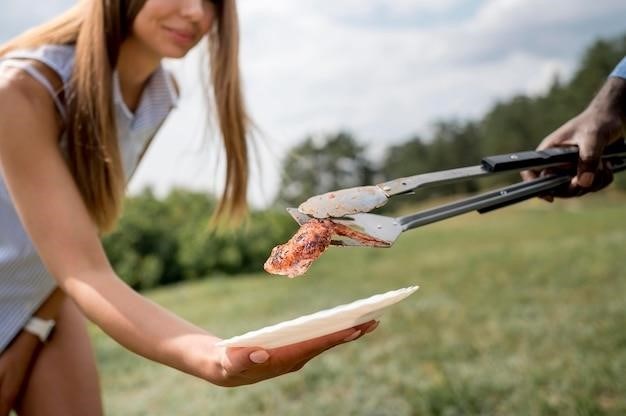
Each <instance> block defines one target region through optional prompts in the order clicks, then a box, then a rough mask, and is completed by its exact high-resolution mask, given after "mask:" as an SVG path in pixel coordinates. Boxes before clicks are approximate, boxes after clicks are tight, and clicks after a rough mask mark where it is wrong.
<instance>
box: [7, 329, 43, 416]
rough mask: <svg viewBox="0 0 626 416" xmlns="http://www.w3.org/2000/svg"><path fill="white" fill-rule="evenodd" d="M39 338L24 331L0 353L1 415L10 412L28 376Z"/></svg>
mask: <svg viewBox="0 0 626 416" xmlns="http://www.w3.org/2000/svg"><path fill="white" fill-rule="evenodd" d="M38 345H39V340H38V339H37V338H36V337H35V336H33V335H31V334H28V333H26V332H24V331H22V332H21V333H20V334H19V335H17V337H16V338H15V340H14V341H13V342H12V343H11V344H10V345H9V346H8V347H7V349H6V350H4V351H3V352H2V354H0V416H6V415H8V414H9V412H10V411H11V409H12V408H13V405H14V404H15V401H16V400H17V398H18V396H19V393H20V390H21V387H22V385H23V383H24V381H25V380H26V378H27V377H28V373H29V370H30V368H31V363H32V362H33V359H34V357H35V355H36V354H37V348H38Z"/></svg>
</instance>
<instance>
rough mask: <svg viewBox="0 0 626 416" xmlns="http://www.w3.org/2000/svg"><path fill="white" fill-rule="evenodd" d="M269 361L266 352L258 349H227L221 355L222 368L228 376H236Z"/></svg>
mask: <svg viewBox="0 0 626 416" xmlns="http://www.w3.org/2000/svg"><path fill="white" fill-rule="evenodd" d="M269 359H270V354H269V352H268V351H266V350H264V349H262V348H258V347H249V348H237V347H236V348H227V349H226V350H225V351H224V354H223V355H222V362H221V365H222V368H223V369H224V371H225V372H226V373H227V374H228V375H232V376H234V375H237V374H241V373H243V372H245V371H248V370H249V369H250V368H252V367H256V366H261V365H263V364H265V363H267V362H268V361H269Z"/></svg>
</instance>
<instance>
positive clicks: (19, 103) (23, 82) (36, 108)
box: [0, 61, 62, 136]
mask: <svg viewBox="0 0 626 416" xmlns="http://www.w3.org/2000/svg"><path fill="white" fill-rule="evenodd" d="M33 65H34V66H35V68H36V69H37V70H38V71H39V72H40V73H41V74H42V75H44V76H45V77H46V78H47V79H48V80H49V81H50V83H51V85H52V86H53V88H55V89H57V88H59V89H61V88H62V81H61V80H60V79H59V77H58V76H57V75H56V73H55V72H54V71H52V70H51V69H50V68H48V67H47V66H46V65H44V64H41V63H38V62H34V61H33ZM61 122H62V120H61V118H60V116H59V114H58V112H57V110H56V107H55V104H54V100H53V98H52V97H51V95H50V93H49V92H48V90H46V88H45V87H44V86H43V85H42V84H41V83H40V82H39V81H37V80H36V79H34V78H33V77H32V76H30V75H29V74H28V73H26V72H25V71H24V70H22V69H19V68H12V67H5V68H3V70H2V71H1V72H0V131H3V133H7V132H6V131H4V130H6V129H10V128H11V127H16V126H17V125H20V127H21V128H26V129H27V130H31V129H41V128H44V129H46V130H48V131H50V132H51V133H54V135H55V136H58V134H60V131H61ZM9 133H10V132H9Z"/></svg>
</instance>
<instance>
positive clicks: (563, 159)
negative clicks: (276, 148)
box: [287, 141, 626, 247]
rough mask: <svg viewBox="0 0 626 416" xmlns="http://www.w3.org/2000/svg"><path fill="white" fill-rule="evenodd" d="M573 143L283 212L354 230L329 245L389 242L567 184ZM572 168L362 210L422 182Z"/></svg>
mask: <svg viewBox="0 0 626 416" xmlns="http://www.w3.org/2000/svg"><path fill="white" fill-rule="evenodd" d="M602 159H603V160H604V161H609V162H610V163H611V169H612V171H613V172H619V171H622V170H625V169H626V144H625V143H624V142H623V141H620V142H618V143H614V144H612V145H610V146H608V147H607V148H606V149H605V151H604V154H603V155H602ZM577 160H578V148H577V147H567V148H551V149H546V150H543V151H524V152H518V153H510V154H503V155H496V156H489V157H485V158H483V159H482V161H481V164H480V165H477V166H469V167H464V168H457V169H450V170H443V171H438V172H431V173H424V174H420V175H415V176H409V177H406V178H399V179H394V180H391V181H388V182H383V183H381V184H378V185H371V186H360V187H355V188H348V189H341V190H338V191H334V192H328V193H325V194H322V195H317V196H314V197H311V198H309V199H308V200H307V201H305V202H304V203H302V204H301V205H300V206H299V207H298V208H297V209H296V208H287V211H288V212H289V214H290V215H291V216H292V217H293V218H294V219H295V220H296V221H297V222H298V224H300V225H303V224H305V223H307V222H309V221H311V220H312V219H314V218H317V219H323V218H328V219H330V220H332V221H333V222H334V223H338V224H343V225H345V226H347V227H349V228H350V230H352V231H355V232H356V234H357V236H358V235H361V236H364V237H366V238H355V237H353V236H346V235H334V236H333V240H332V244H333V245H341V246H368V247H390V246H391V245H392V244H393V243H394V241H395V240H396V239H397V238H398V236H399V235H400V234H401V233H402V232H404V231H406V230H410V229H413V228H416V227H421V226H423V225H426V224H430V223H433V222H436V221H441V220H444V219H446V218H450V217H454V216H457V215H460V214H464V213H467V212H470V211H478V212H479V213H481V214H483V213H486V212H489V211H492V210H495V209H498V208H501V207H505V206H507V205H511V204H514V203H517V202H521V201H524V200H527V199H530V198H532V197H535V196H540V195H546V194H548V193H549V192H550V191H551V190H555V189H556V188H559V187H562V186H567V185H566V184H568V183H569V182H570V181H571V179H572V177H573V176H574V175H575V166H576V162H577ZM567 166H569V167H574V171H572V169H570V170H569V171H568V170H565V172H566V173H559V174H549V175H545V176H541V177H539V178H537V179H534V180H532V181H527V182H519V183H516V184H513V185H509V186H506V187H503V188H499V189H495V190H492V191H489V192H485V193H482V194H479V195H476V196H472V197H469V198H466V199H462V200H459V201H456V202H452V203H448V204H445V205H440V206H437V207H434V208H430V209H426V210H424V211H420V212H417V213H415V214H411V215H406V216H402V217H397V218H393V217H388V216H384V215H376V214H368V213H367V212H369V211H371V210H373V209H375V208H379V207H381V206H383V205H385V204H386V203H387V201H388V200H389V198H391V197H393V196H396V195H402V194H407V193H413V192H414V191H415V190H417V189H420V188H424V187H427V186H434V185H440V184H445V183H452V182H459V181H463V180H468V179H472V178H478V177H482V176H487V175H493V174H499V173H503V172H515V171H518V172H519V171H523V170H529V169H532V170H543V169H545V168H549V167H560V168H561V169H562V170H564V169H565V167H567Z"/></svg>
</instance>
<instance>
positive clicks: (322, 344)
mask: <svg viewBox="0 0 626 416" xmlns="http://www.w3.org/2000/svg"><path fill="white" fill-rule="evenodd" d="M374 324H375V321H369V322H366V323H364V324H361V325H358V326H356V327H353V328H348V329H345V330H342V331H338V332H335V333H333V334H329V335H325V336H322V337H318V338H314V339H311V340H307V341H303V342H299V343H297V344H292V345H286V346H284V347H280V348H276V349H274V350H271V354H272V359H274V360H275V361H280V362H283V363H291V364H290V365H289V366H290V367H291V365H293V363H298V362H301V361H302V360H310V359H311V358H313V357H315V356H317V355H319V354H321V353H322V352H324V351H326V350H329V349H330V348H333V347H335V346H337V345H340V344H344V343H346V342H350V341H354V340H355V339H357V338H359V337H360V336H362V335H363V334H364V333H365V332H366V331H367V330H368V329H369V328H370V327H371V326H372V325H374Z"/></svg>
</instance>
